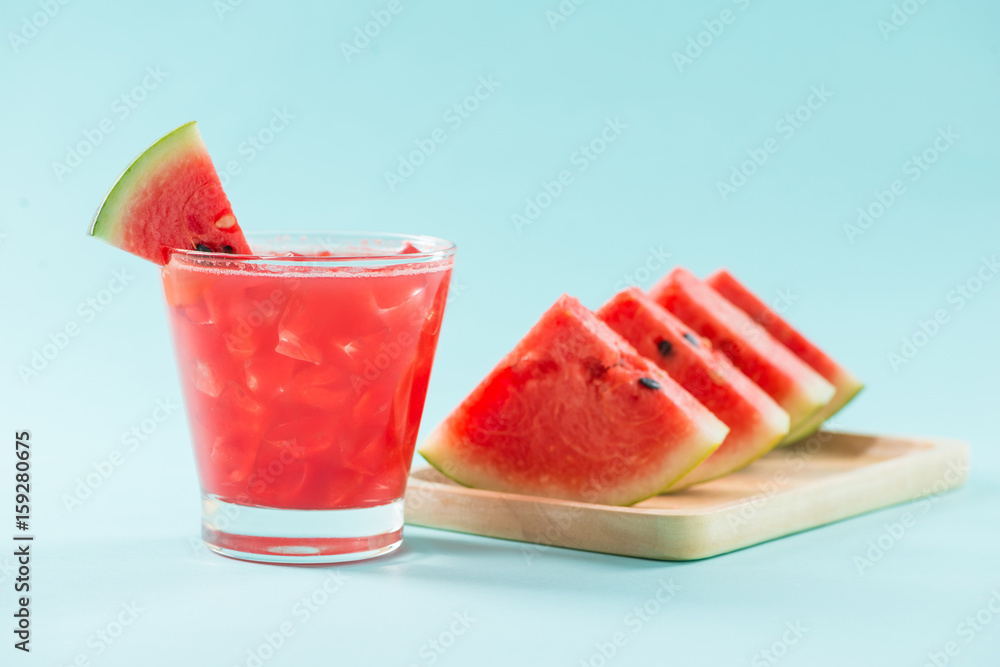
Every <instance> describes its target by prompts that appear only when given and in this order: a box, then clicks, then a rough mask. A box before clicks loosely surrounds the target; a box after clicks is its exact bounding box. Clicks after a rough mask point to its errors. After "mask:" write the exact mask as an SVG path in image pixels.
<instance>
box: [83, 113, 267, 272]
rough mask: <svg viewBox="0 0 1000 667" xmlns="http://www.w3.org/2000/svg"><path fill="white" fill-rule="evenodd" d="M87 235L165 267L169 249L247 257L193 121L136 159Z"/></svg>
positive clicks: (247, 253) (246, 248)
mask: <svg viewBox="0 0 1000 667" xmlns="http://www.w3.org/2000/svg"><path fill="white" fill-rule="evenodd" d="M90 234H91V235H92V236H96V237H98V238H100V239H102V240H104V241H107V242H108V243H110V244H111V245H113V246H115V247H118V248H121V249H122V250H126V251H128V252H130V253H132V254H134V255H138V256H139V257H143V258H145V259H148V260H149V261H151V262H155V263H156V264H166V263H167V261H168V260H169V259H170V253H171V251H172V250H174V249H181V250H202V251H208V252H224V253H230V254H238V255H249V254H251V252H250V246H249V245H247V242H246V239H245V238H244V237H243V231H242V230H241V229H240V226H239V224H238V223H237V222H236V216H234V215H233V208H232V206H230V205H229V199H228V198H227V197H226V193H225V192H223V190H222V183H221V181H220V180H219V175H218V174H217V173H216V171H215V167H214V166H213V165H212V158H211V157H210V156H209V154H208V149H207V148H206V147H205V142H204V141H202V138H201V134H200V133H199V132H198V126H197V125H196V124H195V123H193V122H191V123H187V124H186V125H182V126H181V127H179V128H177V129H176V130H174V131H173V132H171V133H170V134H168V135H166V136H165V137H163V138H162V139H160V140H159V141H157V142H156V143H155V144H153V145H152V146H150V147H149V148H148V149H146V151H145V152H144V153H143V154H142V155H140V156H139V157H138V158H136V160H135V162H133V163H132V164H131V166H129V168H128V169H126V170H125V173H124V174H122V175H121V177H120V178H119V179H118V182H117V183H115V186H114V187H113V188H112V189H111V192H110V193H108V196H107V197H106V198H105V200H104V203H103V204H102V205H101V209H100V210H99V211H98V212H97V215H96V216H95V217H94V223H93V225H92V226H91V229H90Z"/></svg>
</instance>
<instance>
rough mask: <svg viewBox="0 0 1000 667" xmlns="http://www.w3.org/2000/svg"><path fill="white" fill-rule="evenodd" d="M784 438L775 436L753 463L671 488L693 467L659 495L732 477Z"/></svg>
mask: <svg viewBox="0 0 1000 667" xmlns="http://www.w3.org/2000/svg"><path fill="white" fill-rule="evenodd" d="M785 437H786V435H785V434H784V433H782V434H781V435H779V436H777V437H776V438H775V439H774V440H773V441H772V442H771V443H770V444H769V445H768V446H767V447H766V448H765V449H764V451H763V452H761V454H760V455H759V456H757V458H755V459H754V460H753V461H747V462H746V463H744V464H743V465H740V466H738V467H736V468H732V469H730V470H724V471H720V472H719V473H718V474H715V475H712V476H711V477H706V478H705V479H699V480H698V481H697V482H694V483H692V484H685V485H684V486H679V487H674V486H673V485H674V484H676V483H677V482H679V481H680V480H682V479H684V477H686V476H687V474H688V473H690V472H692V471H694V470H695V468H697V467H698V466H695V467H694V468H691V470H689V471H688V472H687V473H685V474H684V476H682V477H678V478H677V479H675V480H674V481H673V482H672V483H671V485H670V486H668V487H667V488H666V489H664V490H663V491H661V493H679V492H681V491H685V490H687V489H690V488H691V487H694V486H698V485H699V484H705V483H706V482H711V481H712V480H715V479H722V478H723V477H726V476H727V475H732V474H733V473H734V472H737V471H739V470H742V469H743V468H746V467H747V466H748V465H750V464H751V463H753V462H754V461H756V460H757V459H759V458H761V457H763V456H765V455H767V454H768V453H769V452H770V451H771V450H773V449H774V448H775V447H779V446H781V445H782V444H783V443H784V439H785ZM706 458H708V457H706Z"/></svg>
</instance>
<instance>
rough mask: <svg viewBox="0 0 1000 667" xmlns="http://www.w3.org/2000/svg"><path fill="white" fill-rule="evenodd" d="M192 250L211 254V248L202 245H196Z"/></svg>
mask: <svg viewBox="0 0 1000 667" xmlns="http://www.w3.org/2000/svg"><path fill="white" fill-rule="evenodd" d="M194 249H195V250H197V251H198V252H212V249H211V248H209V247H208V246H207V245H205V244H204V243H199V244H198V245H196V246H195V247H194Z"/></svg>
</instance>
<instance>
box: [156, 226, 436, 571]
mask: <svg viewBox="0 0 1000 667" xmlns="http://www.w3.org/2000/svg"><path fill="white" fill-rule="evenodd" d="M250 238H251V241H250V243H251V247H253V248H254V249H255V252H258V253H260V252H263V250H262V248H266V250H267V252H268V255H267V256H263V255H262V256H260V257H245V256H233V255H226V254H223V253H205V252H196V251H184V252H177V253H175V254H174V255H173V256H172V258H171V260H170V261H169V262H168V263H167V264H166V265H165V266H164V268H163V271H162V274H163V284H164V292H165V296H166V300H167V304H168V310H169V318H170V323H171V328H172V332H173V339H174V347H175V350H176V353H177V359H178V366H179V375H180V379H181V384H182V389H183V394H184V398H185V402H186V405H187V411H188V418H189V423H190V428H191V437H192V440H193V444H194V451H195V458H196V461H197V465H198V471H199V476H200V479H201V486H202V490H203V496H204V499H205V519H204V536H205V539H206V541H207V542H208V544H209V546H210V547H211V548H213V549H214V550H216V551H219V552H221V553H225V554H227V555H234V556H236V557H241V558H250V559H253V560H272V561H292V562H331V561H336V560H352V559H355V558H363V557H367V556H371V555H378V554H379V553H384V552H385V551H387V550H391V549H392V548H394V547H395V546H397V545H398V544H399V541H400V539H401V530H402V518H403V517H402V497H403V495H404V491H405V487H406V479H407V477H408V474H409V468H410V464H411V461H412V457H413V450H414V444H415V441H416V437H417V430H418V427H419V425H420V417H421V413H422V411H423V405H424V397H425V395H426V392H427V383H428V380H429V378H430V372H431V364H432V362H433V359H434V352H435V348H436V345H437V339H438V332H439V330H440V327H441V318H442V315H443V313H444V307H445V299H446V296H447V292H448V284H449V279H450V276H451V266H452V262H453V253H454V246H453V245H451V244H449V243H447V242H445V241H440V240H438V239H431V238H428V237H396V236H388V235H380V236H379V237H377V238H375V239H373V238H371V237H367V236H365V235H339V236H335V237H323V238H318V237H309V236H285V237H282V238H278V239H271V240H270V241H266V240H261V241H257V242H255V241H254V240H253V237H250ZM272 253H273V254H274V255H276V256H271V255H272ZM277 510H285V512H280V513H279V512H277ZM317 510H325V511H319V512H317ZM342 510H346V511H347V512H346V513H345V512H343V511H342ZM365 516H369V517H370V520H368V519H365V518H364V517H365Z"/></svg>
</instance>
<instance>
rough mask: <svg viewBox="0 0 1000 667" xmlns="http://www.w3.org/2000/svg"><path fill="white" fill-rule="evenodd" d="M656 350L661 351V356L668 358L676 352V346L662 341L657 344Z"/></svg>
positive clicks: (667, 341)
mask: <svg viewBox="0 0 1000 667" xmlns="http://www.w3.org/2000/svg"><path fill="white" fill-rule="evenodd" d="M656 349H657V350H659V351H660V354H661V355H663V356H664V357H666V356H668V355H669V354H670V353H671V352H673V351H674V346H673V345H671V344H670V341H669V340H661V341H660V342H659V343H657V344H656Z"/></svg>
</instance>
